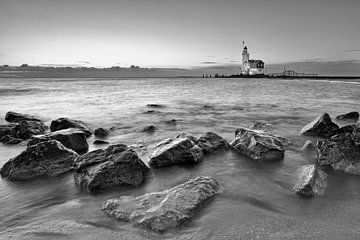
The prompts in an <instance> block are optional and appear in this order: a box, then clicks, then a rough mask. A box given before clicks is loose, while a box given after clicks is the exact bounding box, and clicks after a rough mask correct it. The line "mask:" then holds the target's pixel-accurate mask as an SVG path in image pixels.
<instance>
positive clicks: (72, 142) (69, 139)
mask: <svg viewBox="0 0 360 240" xmlns="http://www.w3.org/2000/svg"><path fill="white" fill-rule="evenodd" d="M49 140H57V141H59V142H61V143H62V144H63V145H64V146H65V147H67V148H70V149H72V150H74V151H76V152H78V153H81V152H84V151H87V150H88V148H89V145H88V143H87V141H86V136H85V133H84V132H83V131H81V130H79V129H77V128H68V129H63V130H59V131H56V132H50V133H47V134H44V135H37V136H33V137H32V138H31V139H30V141H29V142H28V146H31V145H35V144H38V143H39V142H46V141H49Z"/></svg>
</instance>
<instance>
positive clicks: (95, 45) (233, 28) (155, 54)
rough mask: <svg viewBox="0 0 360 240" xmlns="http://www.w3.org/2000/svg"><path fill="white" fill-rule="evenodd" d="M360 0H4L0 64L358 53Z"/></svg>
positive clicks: (235, 60)
mask: <svg viewBox="0 0 360 240" xmlns="http://www.w3.org/2000/svg"><path fill="white" fill-rule="evenodd" d="M359 12H360V0H341V1H339V0H301V1H299V0H217V1H215V0H181V1H180V0H61V1H60V0H0V64H1V65H3V64H9V65H19V64H22V63H28V64H32V65H41V64H55V65H57V64H71V65H74V64H75V65H76V64H78V65H83V66H95V67H108V66H114V65H119V66H124V67H126V66H129V65H132V64H134V65H139V66H142V67H179V68H182V67H185V68H186V67H194V66H208V65H214V64H222V65H226V64H229V65H236V64H240V61H241V51H242V49H241V48H242V41H245V42H246V45H247V46H248V49H249V51H250V57H251V58H254V59H262V60H263V61H264V62H265V63H266V64H279V63H287V62H307V61H309V62H319V61H320V62H326V61H330V62H336V61H340V62H344V61H360V14H359Z"/></svg>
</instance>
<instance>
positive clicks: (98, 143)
mask: <svg viewBox="0 0 360 240" xmlns="http://www.w3.org/2000/svg"><path fill="white" fill-rule="evenodd" d="M94 144H95V145H101V144H109V142H107V141H103V140H95V141H94Z"/></svg>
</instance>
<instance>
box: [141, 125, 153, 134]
mask: <svg viewBox="0 0 360 240" xmlns="http://www.w3.org/2000/svg"><path fill="white" fill-rule="evenodd" d="M142 132H146V133H154V132H155V126H154V125H150V126H146V127H144V128H143V129H142Z"/></svg>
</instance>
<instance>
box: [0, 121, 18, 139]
mask: <svg viewBox="0 0 360 240" xmlns="http://www.w3.org/2000/svg"><path fill="white" fill-rule="evenodd" d="M16 125H17V124H9V125H0V137H1V136H6V135H11V132H12V130H13V129H14V128H15V127H16Z"/></svg>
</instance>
